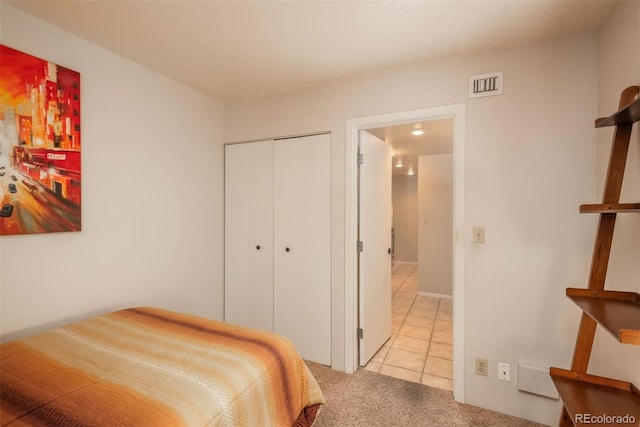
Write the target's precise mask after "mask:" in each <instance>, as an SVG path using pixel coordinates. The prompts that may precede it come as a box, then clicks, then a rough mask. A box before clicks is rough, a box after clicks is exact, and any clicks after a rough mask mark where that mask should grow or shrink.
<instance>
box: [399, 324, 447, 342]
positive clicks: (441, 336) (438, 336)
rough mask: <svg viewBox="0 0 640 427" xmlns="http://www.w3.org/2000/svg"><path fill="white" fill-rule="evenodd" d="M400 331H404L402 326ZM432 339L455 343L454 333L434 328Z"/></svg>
mask: <svg viewBox="0 0 640 427" xmlns="http://www.w3.org/2000/svg"><path fill="white" fill-rule="evenodd" d="M403 327H404V326H403ZM398 333H402V328H400V332H398ZM431 341H435V342H443V343H446V344H453V334H452V333H451V332H449V331H436V330H434V331H433V335H431Z"/></svg>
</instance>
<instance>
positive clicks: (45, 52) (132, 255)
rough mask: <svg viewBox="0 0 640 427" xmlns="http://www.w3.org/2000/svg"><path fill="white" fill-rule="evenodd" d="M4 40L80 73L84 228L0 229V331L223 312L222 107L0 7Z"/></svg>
mask: <svg viewBox="0 0 640 427" xmlns="http://www.w3.org/2000/svg"><path fill="white" fill-rule="evenodd" d="M0 8H2V17H1V27H2V43H3V44H5V45H7V46H10V47H13V48H15V49H18V50H21V51H24V52H27V53H30V54H32V55H35V56H38V57H41V58H45V59H47V60H50V61H53V62H55V63H57V64H60V65H64V66H66V67H69V68H71V69H73V70H76V71H78V72H80V78H81V102H82V106H81V108H82V196H83V199H82V219H83V221H82V231H81V232H76V233H49V234H35V235H16V236H3V237H0V250H1V259H0V298H1V302H0V334H2V336H3V338H5V339H6V338H7V337H12V336H18V335H21V334H24V333H27V332H28V331H30V330H38V329H41V328H43V327H44V326H46V325H55V324H60V323H64V322H66V321H68V320H70V319H75V318H81V317H84V316H86V315H88V314H90V313H99V312H105V311H107V310H111V309H116V308H122V307H126V306H132V305H157V306H162V307H165V308H167V309H172V310H179V311H184V312H188V313H193V314H196V315H203V316H208V317H213V318H219V319H221V318H222V315H223V311H222V310H223V297H222V296H223V286H222V277H223V276H222V271H223V270H222V265H223V263H222V259H223V239H222V236H223V197H222V195H223V185H222V182H223V150H222V144H221V140H222V104H221V103H220V102H218V101H216V100H214V99H212V98H210V97H208V96H205V95H203V94H201V93H199V92H196V91H194V90H192V89H190V88H187V87H186V86H184V85H181V84H178V83H175V82H173V81H171V80H169V79H167V78H165V77H162V76H160V75H158V74H156V73H154V72H151V71H149V70H148V69H145V68H143V67H141V66H138V65H136V64H133V63H132V62H130V61H127V60H125V59H123V58H121V57H118V56H116V55H114V54H112V53H110V52H109V51H107V50H104V49H101V48H98V47H97V46H95V45H93V44H91V43H88V42H86V41H84V40H82V39H79V38H77V37H75V36H72V35H70V34H68V33H65V32H64V31H61V30H60V29H58V28H56V27H53V26H51V25H49V24H46V23H44V22H42V21H40V20H37V19H35V18H33V17H31V16H29V15H26V14H24V13H23V12H21V11H18V10H17V9H14V8H13V7H11V6H9V5H7V4H6V3H4V2H2V3H0Z"/></svg>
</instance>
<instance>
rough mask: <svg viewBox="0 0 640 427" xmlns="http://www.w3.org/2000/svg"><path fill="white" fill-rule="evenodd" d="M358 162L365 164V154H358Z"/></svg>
mask: <svg viewBox="0 0 640 427" xmlns="http://www.w3.org/2000/svg"><path fill="white" fill-rule="evenodd" d="M358 164H359V165H362V164H364V154H358Z"/></svg>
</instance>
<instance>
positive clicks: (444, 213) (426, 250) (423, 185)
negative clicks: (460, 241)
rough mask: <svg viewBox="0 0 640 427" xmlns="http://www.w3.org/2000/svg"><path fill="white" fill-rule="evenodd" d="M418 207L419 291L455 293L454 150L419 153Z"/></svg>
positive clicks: (439, 294) (431, 293) (448, 294)
mask: <svg viewBox="0 0 640 427" xmlns="http://www.w3.org/2000/svg"><path fill="white" fill-rule="evenodd" d="M418 209H419V213H418V218H419V222H420V225H419V232H418V235H419V243H418V248H419V249H418V252H419V253H418V260H419V261H418V265H419V267H420V273H419V274H418V291H419V292H424V293H428V294H430V295H438V296H452V295H453V230H454V228H453V154H438V155H431V156H419V157H418ZM423 218H425V219H426V223H425V222H424V221H423Z"/></svg>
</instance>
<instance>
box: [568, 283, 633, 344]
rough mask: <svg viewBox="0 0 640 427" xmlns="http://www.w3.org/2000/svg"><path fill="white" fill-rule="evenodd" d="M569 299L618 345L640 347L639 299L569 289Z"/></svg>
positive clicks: (588, 290) (624, 293)
mask: <svg viewBox="0 0 640 427" xmlns="http://www.w3.org/2000/svg"><path fill="white" fill-rule="evenodd" d="M567 296H568V297H569V298H571V299H572V300H573V302H575V303H576V304H577V305H578V307H580V308H581V309H582V310H583V311H584V312H585V313H587V314H588V315H589V316H590V317H591V318H592V319H593V320H595V321H596V322H598V324H599V325H600V326H602V327H603V328H604V329H605V330H607V331H608V332H609V333H610V334H612V335H613V336H614V337H615V338H616V339H617V340H618V341H620V342H621V343H625V344H637V345H640V295H639V294H637V293H634V292H619V291H595V290H590V289H575V288H568V289H567Z"/></svg>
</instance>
